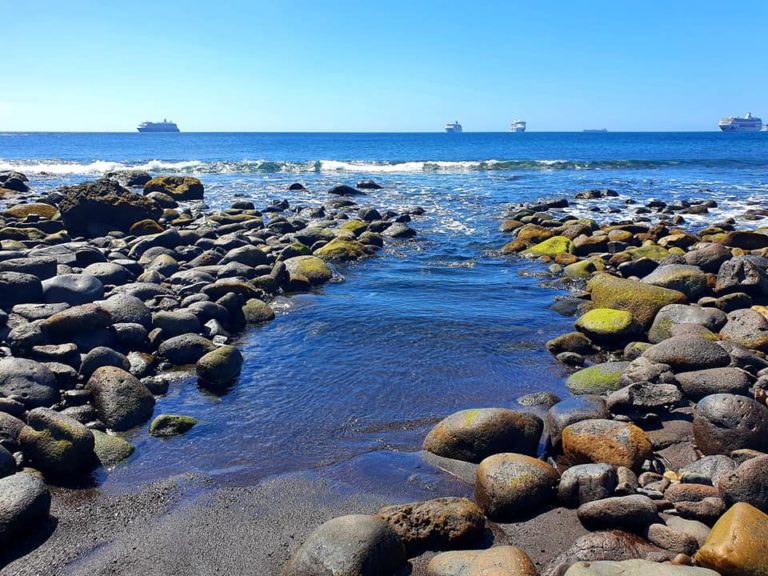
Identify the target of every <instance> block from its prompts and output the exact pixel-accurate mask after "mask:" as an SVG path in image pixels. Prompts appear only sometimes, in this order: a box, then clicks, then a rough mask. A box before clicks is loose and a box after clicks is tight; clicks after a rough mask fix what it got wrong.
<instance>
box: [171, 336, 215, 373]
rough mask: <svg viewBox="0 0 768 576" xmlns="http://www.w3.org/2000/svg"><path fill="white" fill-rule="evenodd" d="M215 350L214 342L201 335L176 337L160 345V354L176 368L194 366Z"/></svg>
mask: <svg viewBox="0 0 768 576" xmlns="http://www.w3.org/2000/svg"><path fill="white" fill-rule="evenodd" d="M214 348H215V346H214V344H213V342H211V341H210V340H208V339H207V338H204V337H202V336H200V335H199V334H182V335H181V336H174V337H173V338H169V339H168V340H166V341H164V342H163V343H162V344H160V347H159V348H158V352H159V353H160V355H161V356H163V357H165V358H167V359H168V361H169V362H171V363H172V364H175V365H176V366H183V365H185V364H194V363H196V362H197V361H198V360H200V358H202V357H203V356H205V355H206V354H207V353H208V352H211V351H212V350H213V349H214Z"/></svg>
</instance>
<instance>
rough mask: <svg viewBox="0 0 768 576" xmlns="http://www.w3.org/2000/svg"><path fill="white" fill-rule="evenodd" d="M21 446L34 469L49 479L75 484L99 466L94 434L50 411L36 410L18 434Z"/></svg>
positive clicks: (67, 418) (66, 417) (45, 409)
mask: <svg viewBox="0 0 768 576" xmlns="http://www.w3.org/2000/svg"><path fill="white" fill-rule="evenodd" d="M19 444H20V445H21V450H22V451H23V452H24V455H25V456H26V457H27V458H29V461H30V463H31V464H32V466H34V467H35V468H37V469H38V470H40V471H41V472H42V473H43V474H45V476H46V478H50V479H53V480H57V481H63V482H72V481H75V480H77V479H78V478H81V477H82V476H83V475H84V474H87V473H88V472H89V471H90V470H91V469H92V468H93V466H94V464H95V463H96V455H95V453H94V451H93V447H94V439H93V433H92V432H91V431H90V430H88V428H86V427H85V426H84V425H83V424H81V423H80V422H78V421H77V420H75V419H73V418H70V417H69V416H66V415H64V414H62V413H60V412H55V411H54V410H51V409H50V408H35V409H34V410H32V411H30V412H29V415H28V416H27V425H26V426H24V428H22V430H21V432H20V433H19Z"/></svg>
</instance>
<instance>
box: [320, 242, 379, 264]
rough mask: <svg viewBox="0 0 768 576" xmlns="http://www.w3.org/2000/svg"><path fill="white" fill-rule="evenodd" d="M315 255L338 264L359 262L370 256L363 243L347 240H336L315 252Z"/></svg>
mask: <svg viewBox="0 0 768 576" xmlns="http://www.w3.org/2000/svg"><path fill="white" fill-rule="evenodd" d="M314 254H315V256H318V257H320V258H323V259H325V260H332V261H338V262H346V261H347V260H357V259H358V258H362V257H364V256H367V255H368V253H367V252H366V251H365V246H364V245H363V244H362V243H360V242H358V241H357V240H349V239H345V238H334V239H333V240H331V241H330V242H328V244H326V245H325V246H323V247H322V248H318V249H317V250H315V252H314Z"/></svg>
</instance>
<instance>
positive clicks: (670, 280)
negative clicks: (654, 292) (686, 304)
mask: <svg viewBox="0 0 768 576" xmlns="http://www.w3.org/2000/svg"><path fill="white" fill-rule="evenodd" d="M642 281H643V282H645V283H646V284H651V285H653V286H659V287H660V288H668V289H670V290H677V291H678V292H682V293H683V294H685V295H686V296H687V297H688V298H689V299H691V300H696V299H697V298H699V297H700V296H702V295H703V294H704V293H705V292H706V291H707V277H706V276H705V275H704V273H703V272H702V271H701V270H699V269H698V268H697V267H696V266H688V265H685V264H664V265H662V266H659V267H658V268H656V269H655V270H654V271H653V272H651V273H650V274H648V276H646V277H645V278H643V279H642Z"/></svg>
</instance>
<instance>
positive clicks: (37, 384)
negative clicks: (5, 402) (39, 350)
mask: <svg viewBox="0 0 768 576" xmlns="http://www.w3.org/2000/svg"><path fill="white" fill-rule="evenodd" d="M0 394H2V395H3V396H6V397H8V398H13V399H15V400H17V401H19V402H21V403H22V404H24V406H25V407H26V408H28V409H31V408H37V407H39V406H51V405H52V404H54V403H56V402H57V401H58V400H59V390H58V387H57V384H56V377H55V376H54V374H53V372H51V371H50V370H49V369H48V368H46V367H45V366H44V365H43V364H40V363H39V362H35V361H34V360H28V359H26V358H3V359H2V360H0Z"/></svg>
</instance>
